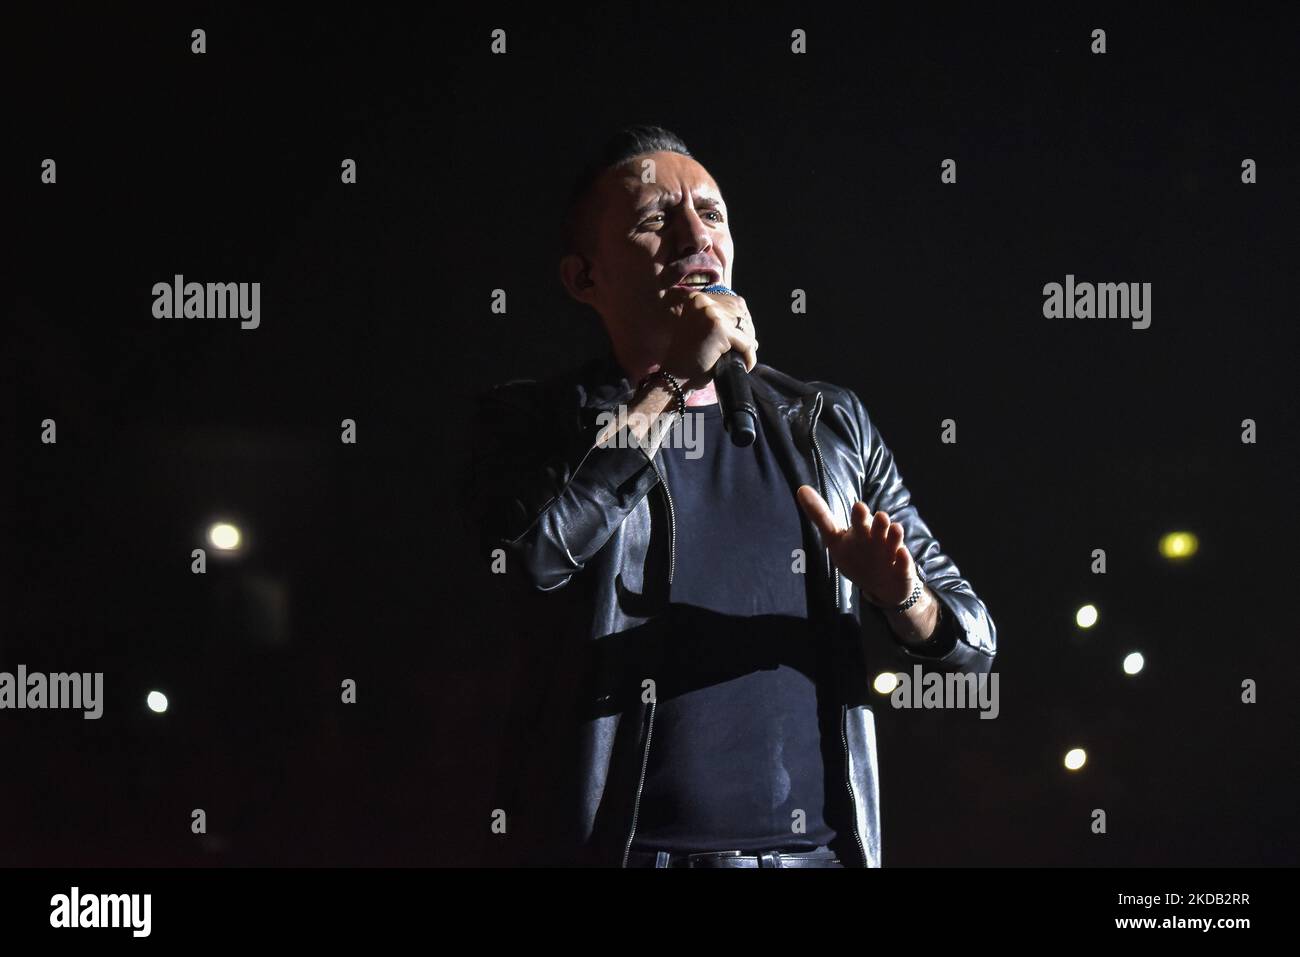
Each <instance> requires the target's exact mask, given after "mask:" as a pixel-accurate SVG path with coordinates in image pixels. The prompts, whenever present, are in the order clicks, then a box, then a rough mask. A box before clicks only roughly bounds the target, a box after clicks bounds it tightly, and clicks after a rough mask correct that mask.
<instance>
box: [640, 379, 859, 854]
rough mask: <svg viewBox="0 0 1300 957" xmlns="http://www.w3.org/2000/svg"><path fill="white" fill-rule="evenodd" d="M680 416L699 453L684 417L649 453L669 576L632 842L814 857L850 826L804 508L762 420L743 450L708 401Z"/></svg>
mask: <svg viewBox="0 0 1300 957" xmlns="http://www.w3.org/2000/svg"><path fill="white" fill-rule="evenodd" d="M687 413H688V414H693V415H697V416H699V417H698V418H697V419H696V421H697V422H699V423H701V424H702V429H698V430H696V434H695V437H694V438H695V441H696V442H698V446H697V447H696V448H693V449H686V448H683V447H680V442H679V440H680V439H681V438H682V436H689V435H690V432H689V431H685V430H683V431H680V432H679V431H676V430H681V429H682V423H680V422H679V423H678V425H677V426H675V431H674V432H673V433H670V436H669V438H668V439H666V440H665V443H664V447H661V448H660V450H659V451H658V452H657V453H656V455H657V458H658V461H659V467H660V470H661V471H662V472H663V473H664V478H665V481H666V482H667V484H668V490H669V493H670V495H671V496H672V502H673V512H674V519H675V522H676V570H675V573H674V576H673V583H672V589H671V604H670V608H669V610H668V613H667V614H666V615H665V616H664V619H663V622H664V625H665V626H666V627H665V628H664V632H663V635H664V637H663V639H662V640H663V643H664V644H663V648H662V649H661V654H662V658H661V662H662V663H661V664H660V665H659V667H658V671H659V673H658V674H656V675H654V678H655V685H656V689H655V693H656V706H655V723H654V729H653V734H652V739H651V746H650V758H649V762H648V764H647V767H646V779H645V786H644V789H643V791H642V795H641V805H640V810H639V813H638V819H637V829H636V836H635V838H634V842H633V847H635V848H637V849H639V850H656V851H657V850H668V851H693V850H724V849H729V848H739V849H743V850H757V849H768V848H784V849H788V850H796V851H797V850H811V849H812V848H815V847H818V846H820V845H825V844H830V843H831V841H832V840H834V839H835V838H836V836H837V834H838V833H847V830H846V828H848V827H850V826H851V825H848V824H846V823H845V821H846V815H847V813H848V811H847V792H845V784H844V771H843V757H842V750H841V748H842V744H841V740H840V732H839V709H838V705H836V704H835V703H834V702H831V701H828V700H825V699H826V698H827V697H828V696H827V693H826V692H825V691H824V690H823V691H822V693H821V698H820V699H819V687H820V688H822V689H824V688H826V687H827V686H826V685H825V683H824V682H823V680H822V674H823V671H822V669H823V666H824V649H823V643H822V642H821V641H819V640H818V639H817V638H816V636H815V634H814V631H813V629H812V628H811V627H810V626H809V623H808V605H807V593H806V590H805V589H806V584H805V582H806V577H807V576H806V572H805V573H801V572H799V571H796V570H794V566H795V557H794V555H793V552H794V550H795V549H802V548H804V542H803V532H802V527H801V525H800V521H799V512H798V507H799V506H798V503H797V502H796V501H795V498H794V492H793V490H792V489H791V488H790V483H789V482H788V481H787V479H786V477H785V475H784V474H783V473H782V471H781V468H780V465H779V464H778V462H777V461H776V459H775V458H774V457H773V454H772V451H771V449H770V448H769V446H768V444H767V442H766V441H765V440H764V437H763V434H762V426H761V424H760V426H759V436H758V440H757V441H756V442H755V443H754V444H753V445H751V446H749V447H748V448H738V447H736V446H735V445H733V444H732V442H731V437H730V436H729V435H728V434H727V433H726V431H725V430H724V428H723V425H722V416H721V413H720V411H719V408H718V406H717V404H714V405H710V406H690V407H688V408H687ZM809 560H815V557H814V558H811V559H809ZM804 567H805V568H806V563H805V566H804ZM819 703H820V707H819ZM823 742H825V743H824V745H823ZM823 748H824V749H825V754H823ZM842 795H843V798H844V799H843V800H841V796H842ZM828 798H829V800H828ZM796 812H802V814H801V815H798V814H797V813H796ZM800 818H802V820H803V822H804V825H805V829H804V831H803V832H802V833H800V832H798V831H796V829H795V827H794V824H795V822H796V820H799V819H800ZM837 825H838V827H837Z"/></svg>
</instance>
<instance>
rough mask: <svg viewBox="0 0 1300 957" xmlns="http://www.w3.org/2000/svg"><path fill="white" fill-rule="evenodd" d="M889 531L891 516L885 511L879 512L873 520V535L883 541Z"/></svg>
mask: <svg viewBox="0 0 1300 957" xmlns="http://www.w3.org/2000/svg"><path fill="white" fill-rule="evenodd" d="M887 531H889V516H888V515H886V514H885V513H884V512H877V513H876V517H875V518H873V519H872V521H871V537H872V538H874V539H877V540H879V541H881V542H883V541H884V540H885V533H886V532H887Z"/></svg>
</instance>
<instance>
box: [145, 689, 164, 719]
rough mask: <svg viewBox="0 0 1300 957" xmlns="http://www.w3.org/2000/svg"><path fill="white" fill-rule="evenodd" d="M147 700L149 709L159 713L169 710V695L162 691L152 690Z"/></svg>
mask: <svg viewBox="0 0 1300 957" xmlns="http://www.w3.org/2000/svg"><path fill="white" fill-rule="evenodd" d="M145 701H146V703H148V705H149V710H150V711H153V712H155V713H157V714H162V713H163V712H164V711H166V710H167V696H166V695H165V694H163V693H162V692H161V691H150V692H149V697H147V698H146V699H145Z"/></svg>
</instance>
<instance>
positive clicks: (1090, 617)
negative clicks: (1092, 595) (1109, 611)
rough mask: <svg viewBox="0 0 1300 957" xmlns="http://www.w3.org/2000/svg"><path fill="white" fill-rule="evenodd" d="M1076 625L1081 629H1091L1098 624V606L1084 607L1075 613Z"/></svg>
mask: <svg viewBox="0 0 1300 957" xmlns="http://www.w3.org/2000/svg"><path fill="white" fill-rule="evenodd" d="M1074 623H1075V624H1076V625H1078V626H1079V627H1080V628H1091V627H1092V626H1093V625H1095V624H1097V606H1096V605H1084V606H1083V607H1082V608H1080V609H1079V610H1078V611H1076V612H1075V613H1074Z"/></svg>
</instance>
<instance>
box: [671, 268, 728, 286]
mask: <svg viewBox="0 0 1300 957" xmlns="http://www.w3.org/2000/svg"><path fill="white" fill-rule="evenodd" d="M720 278H721V277H720V276H719V275H718V274H717V272H716V271H714V270H712V269H693V270H691V271H690V272H688V273H687V274H686V275H685V276H683V277H682V278H681V279H680V280H679V281H678V282H676V283H675V284H674V285H677V286H686V287H688V288H692V289H703V288H704V287H705V286H712V285H713V284H714V283H716V282H718V281H719V280H720Z"/></svg>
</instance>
